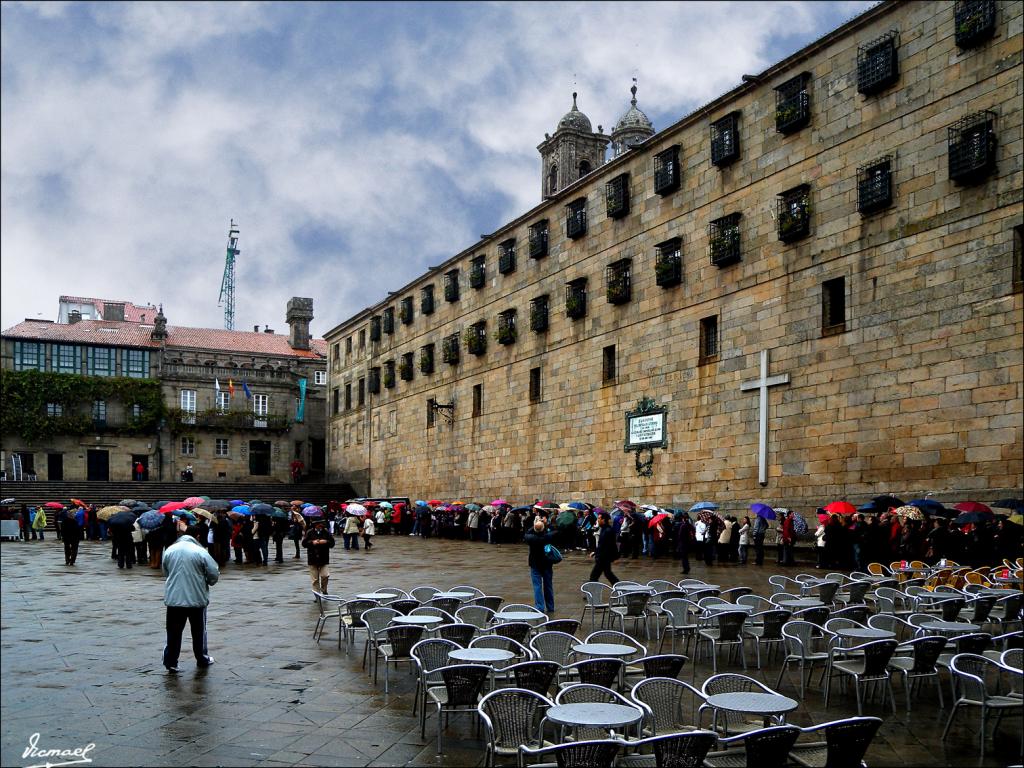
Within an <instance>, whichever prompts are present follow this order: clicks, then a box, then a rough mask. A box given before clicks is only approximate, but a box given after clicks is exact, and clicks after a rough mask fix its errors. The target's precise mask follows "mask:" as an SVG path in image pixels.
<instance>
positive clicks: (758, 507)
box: [750, 503, 776, 520]
mask: <svg viewBox="0 0 1024 768" xmlns="http://www.w3.org/2000/svg"><path fill="white" fill-rule="evenodd" d="M750 511H751V512H753V513H754V514H755V515H757V516H758V517H763V518H764V519H765V520H774V519H775V518H776V514H775V510H774V509H772V508H771V507H769V506H768V505H767V504H761V503H757V504H751V505H750Z"/></svg>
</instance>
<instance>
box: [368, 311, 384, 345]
mask: <svg viewBox="0 0 1024 768" xmlns="http://www.w3.org/2000/svg"><path fill="white" fill-rule="evenodd" d="M380 326H381V322H380V315H374V316H373V317H371V318H370V341H380Z"/></svg>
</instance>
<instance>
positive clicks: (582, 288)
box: [565, 280, 587, 320]
mask: <svg viewBox="0 0 1024 768" xmlns="http://www.w3.org/2000/svg"><path fill="white" fill-rule="evenodd" d="M565 314H566V316H567V317H568V318H569V319H571V320H579V319H580V318H581V317H585V316H586V314H587V284H586V282H584V281H583V280H574V281H572V282H571V283H569V284H568V285H566V286H565Z"/></svg>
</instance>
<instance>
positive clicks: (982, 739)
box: [979, 704, 986, 757]
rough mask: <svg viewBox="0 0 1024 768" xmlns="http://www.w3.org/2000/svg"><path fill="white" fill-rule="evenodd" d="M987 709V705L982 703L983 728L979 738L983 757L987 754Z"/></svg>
mask: <svg viewBox="0 0 1024 768" xmlns="http://www.w3.org/2000/svg"><path fill="white" fill-rule="evenodd" d="M985 711H986V709H985V705H984V704H982V705H981V729H980V730H981V733H980V734H979V738H980V740H981V756H982V757H984V756H985Z"/></svg>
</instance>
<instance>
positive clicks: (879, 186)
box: [857, 155, 892, 214]
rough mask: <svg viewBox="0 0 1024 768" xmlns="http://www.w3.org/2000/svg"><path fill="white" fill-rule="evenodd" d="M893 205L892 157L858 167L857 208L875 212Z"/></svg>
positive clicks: (863, 211)
mask: <svg viewBox="0 0 1024 768" xmlns="http://www.w3.org/2000/svg"><path fill="white" fill-rule="evenodd" d="M890 205H892V158H891V157H890V156H888V155H886V156H885V157H881V158H879V159H878V160H875V161H874V162H873V163H871V164H869V165H865V166H862V167H860V168H858V169H857V210H858V211H860V212H861V213H862V214H869V213H875V212H876V211H881V210H883V209H884V208H888V207H889V206H890Z"/></svg>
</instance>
